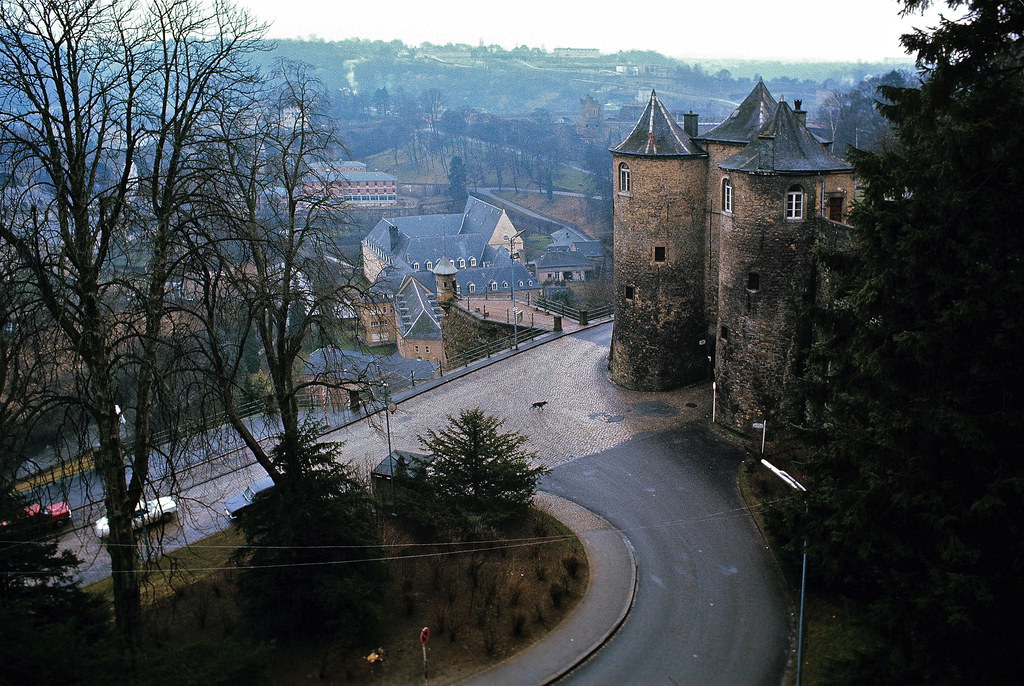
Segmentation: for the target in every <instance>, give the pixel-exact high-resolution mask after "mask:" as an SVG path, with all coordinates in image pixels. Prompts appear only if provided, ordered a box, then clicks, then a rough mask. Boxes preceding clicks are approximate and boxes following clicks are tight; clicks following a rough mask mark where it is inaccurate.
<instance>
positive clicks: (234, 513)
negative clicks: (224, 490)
mask: <svg viewBox="0 0 1024 686" xmlns="http://www.w3.org/2000/svg"><path fill="white" fill-rule="evenodd" d="M273 487H274V480H273V479H272V478H270V477H269V476H265V477H263V478H262V479H259V480H258V481H253V482H252V483H251V484H249V485H248V486H246V487H245V490H244V491H242V492H241V493H239V494H238V495H233V496H231V497H230V498H228V499H227V500H225V501H224V514H226V515H227V516H228V517H230V518H231V519H236V518H237V517H238V515H240V514H241V513H242V511H243V510H245V508H247V507H249V506H250V505H252V504H253V501H255V500H256V498H257V497H259V495H260V494H262V493H265V492H267V491H269V490H270V489H271V488H273Z"/></svg>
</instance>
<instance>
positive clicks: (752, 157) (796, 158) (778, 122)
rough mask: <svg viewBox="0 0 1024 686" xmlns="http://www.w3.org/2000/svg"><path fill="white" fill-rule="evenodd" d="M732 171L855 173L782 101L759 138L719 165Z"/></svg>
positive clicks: (759, 133)
mask: <svg viewBox="0 0 1024 686" xmlns="http://www.w3.org/2000/svg"><path fill="white" fill-rule="evenodd" d="M718 166H719V167H720V168H721V169H725V170H729V171H733V170H736V171H746V172H778V173H807V172H812V173H813V172H826V171H846V170H852V169H853V166H852V165H851V164H850V163H849V162H847V161H846V160H844V159H843V158H841V157H839V156H838V155H836V154H835V153H833V152H832V151H831V150H829V149H828V148H827V147H826V146H824V145H822V144H821V143H820V142H819V141H818V139H817V138H815V137H814V135H813V134H812V133H811V132H810V131H808V130H807V127H806V126H804V123H803V122H802V121H801V120H800V118H799V117H798V116H797V115H796V113H795V112H793V110H792V108H790V106H789V103H787V102H785V101H783V102H780V103H778V104H777V105H776V107H775V112H774V113H773V115H772V117H771V118H770V119H769V120H768V121H767V122H766V123H765V124H764V125H763V126H762V127H761V129H760V131H758V135H757V137H756V138H754V139H753V140H752V141H750V142H749V143H748V144H747V146H746V147H744V148H743V149H742V150H740V151H739V152H738V153H736V154H735V155H733V156H732V157H730V158H729V159H727V160H725V161H724V162H722V163H721V164H719V165H718Z"/></svg>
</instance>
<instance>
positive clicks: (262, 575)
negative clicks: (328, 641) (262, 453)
mask: <svg viewBox="0 0 1024 686" xmlns="http://www.w3.org/2000/svg"><path fill="white" fill-rule="evenodd" d="M319 433H320V432H319V431H318V430H317V429H316V428H315V427H309V426H307V427H306V428H305V430H304V431H303V432H302V434H301V437H300V443H299V446H298V450H297V453H292V454H289V455H287V456H284V455H282V454H281V453H282V448H281V446H280V444H279V445H278V447H277V448H276V449H275V450H274V456H275V458H276V459H280V460H287V461H288V462H289V464H291V465H294V464H295V459H296V457H298V458H299V459H300V460H301V462H302V469H301V471H300V472H299V473H296V472H295V471H291V472H288V473H287V477H288V478H286V479H284V480H282V481H281V482H279V483H277V484H276V485H275V486H274V488H273V489H272V490H270V491H268V492H266V496H265V497H260V498H258V499H257V500H256V501H255V502H254V503H253V505H252V506H251V507H249V508H248V509H247V510H246V511H245V513H244V514H243V515H242V516H240V517H239V520H238V521H239V526H240V527H241V529H242V531H243V533H244V534H245V540H246V545H245V546H244V547H243V548H241V549H240V550H239V554H238V557H239V560H240V561H241V562H242V563H243V565H244V569H243V571H242V573H241V574H240V576H239V592H240V597H241V609H242V613H243V616H244V618H245V620H246V622H247V625H248V628H249V629H250V630H251V631H252V633H254V634H255V635H257V636H282V637H294V636H309V635H319V634H322V633H323V632H331V633H334V634H335V635H336V636H338V637H339V638H341V639H342V640H344V639H346V638H347V639H349V640H356V639H359V640H364V639H372V638H373V636H374V632H375V631H376V630H377V625H378V622H379V618H380V607H381V598H382V591H383V589H384V584H385V582H386V579H387V573H386V570H385V569H384V567H383V565H382V564H381V563H380V562H378V561H376V558H377V557H378V556H379V552H380V550H379V548H378V547H377V546H378V545H379V543H380V541H379V538H378V535H377V526H376V519H375V511H374V507H373V501H372V499H371V498H370V495H369V492H368V490H367V488H366V487H365V485H364V484H363V483H362V482H360V481H359V480H358V479H357V478H356V476H355V474H354V473H353V472H352V471H351V469H350V468H348V467H346V466H344V465H340V464H338V463H337V462H336V461H335V458H336V456H337V452H338V450H339V448H340V446H339V444H336V443H329V442H320V441H318V440H317V438H316V437H317V436H318V435H319ZM289 452H291V451H289Z"/></svg>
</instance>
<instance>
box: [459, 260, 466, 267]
mask: <svg viewBox="0 0 1024 686" xmlns="http://www.w3.org/2000/svg"><path fill="white" fill-rule="evenodd" d="M465 268H466V258H465V257H460V258H459V269H465Z"/></svg>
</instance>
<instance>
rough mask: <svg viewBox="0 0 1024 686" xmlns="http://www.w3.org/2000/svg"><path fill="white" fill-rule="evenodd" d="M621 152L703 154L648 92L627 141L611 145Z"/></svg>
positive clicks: (670, 154)
mask: <svg viewBox="0 0 1024 686" xmlns="http://www.w3.org/2000/svg"><path fill="white" fill-rule="evenodd" d="M612 152H614V153H619V154H620V155H644V156H647V157H654V156H657V157H682V156H703V155H706V154H707V153H705V152H704V151H703V150H702V149H701V147H700V146H699V145H697V144H696V143H695V142H693V140H691V139H690V136H689V135H688V134H687V133H686V131H684V130H683V127H681V126H680V125H679V124H677V123H676V121H675V119H673V118H672V115H670V114H669V112H668V110H666V109H665V106H664V105H663V104H662V103H661V100H659V99H658V96H657V94H656V93H655V92H654V91H651V99H650V100H649V101H648V102H647V107H646V109H644V113H643V114H642V115H641V116H640V121H638V122H637V124H636V127H634V129H633V131H632V132H631V133H630V134H629V135H628V136H627V137H626V140H624V141H622V142H621V143H619V144H618V145H617V146H615V147H614V148H612Z"/></svg>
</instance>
